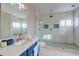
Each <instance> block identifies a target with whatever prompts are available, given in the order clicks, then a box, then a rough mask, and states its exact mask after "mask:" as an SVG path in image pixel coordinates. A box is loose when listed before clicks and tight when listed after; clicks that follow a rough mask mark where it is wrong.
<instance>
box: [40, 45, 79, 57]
mask: <svg viewBox="0 0 79 59" xmlns="http://www.w3.org/2000/svg"><path fill="white" fill-rule="evenodd" d="M63 47H64V46H63ZM63 47H60V46H59V47H57V46H53V45H52V46H49V45H45V44H41V45H40V52H39V56H79V50H78V49H79V48H78V47H75V46H72V45H65V47H64V48H63Z"/></svg>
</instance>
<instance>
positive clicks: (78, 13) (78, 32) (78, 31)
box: [74, 7, 79, 46]
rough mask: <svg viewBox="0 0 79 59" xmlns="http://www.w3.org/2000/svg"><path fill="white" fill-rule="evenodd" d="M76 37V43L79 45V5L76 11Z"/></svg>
mask: <svg viewBox="0 0 79 59" xmlns="http://www.w3.org/2000/svg"><path fill="white" fill-rule="evenodd" d="M74 39H75V44H76V45H77V46H79V7H78V8H77V9H76V10H75V11H74Z"/></svg>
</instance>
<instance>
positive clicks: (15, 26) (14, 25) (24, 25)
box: [12, 22, 27, 28]
mask: <svg viewBox="0 0 79 59" xmlns="http://www.w3.org/2000/svg"><path fill="white" fill-rule="evenodd" d="M12 26H13V27H14V28H20V27H21V23H18V22H13V24H12ZM22 28H27V24H24V23H23V24H22Z"/></svg>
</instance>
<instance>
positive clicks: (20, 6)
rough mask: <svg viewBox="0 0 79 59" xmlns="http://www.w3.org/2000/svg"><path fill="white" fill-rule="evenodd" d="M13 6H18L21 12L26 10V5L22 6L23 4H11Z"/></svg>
mask: <svg viewBox="0 0 79 59" xmlns="http://www.w3.org/2000/svg"><path fill="white" fill-rule="evenodd" d="M11 5H12V6H13V5H18V8H19V10H21V9H25V6H24V4H22V3H11Z"/></svg>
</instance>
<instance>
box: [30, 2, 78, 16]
mask: <svg viewBox="0 0 79 59" xmlns="http://www.w3.org/2000/svg"><path fill="white" fill-rule="evenodd" d="M29 4H30V5H31V6H32V7H34V8H36V9H37V10H38V11H39V13H40V14H41V15H47V14H49V13H50V9H52V13H58V12H66V11H71V10H74V9H75V8H77V7H78V5H79V4H75V3H29ZM72 5H75V7H72Z"/></svg>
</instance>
